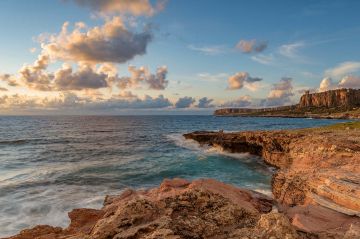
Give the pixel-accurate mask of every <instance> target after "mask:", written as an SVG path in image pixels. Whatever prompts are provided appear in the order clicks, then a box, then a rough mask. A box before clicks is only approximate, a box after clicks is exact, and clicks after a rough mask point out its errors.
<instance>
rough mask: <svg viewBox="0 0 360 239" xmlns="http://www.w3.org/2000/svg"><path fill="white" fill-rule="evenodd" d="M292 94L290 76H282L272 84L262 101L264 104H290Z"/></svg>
mask: <svg viewBox="0 0 360 239" xmlns="http://www.w3.org/2000/svg"><path fill="white" fill-rule="evenodd" d="M292 96H294V93H293V85H292V78H290V77H283V78H281V80H280V81H279V82H278V83H275V84H273V86H272V89H271V90H270V92H269V94H268V96H267V98H266V100H264V101H263V102H262V104H263V105H265V106H282V105H287V104H291V103H292V101H291V97H292Z"/></svg>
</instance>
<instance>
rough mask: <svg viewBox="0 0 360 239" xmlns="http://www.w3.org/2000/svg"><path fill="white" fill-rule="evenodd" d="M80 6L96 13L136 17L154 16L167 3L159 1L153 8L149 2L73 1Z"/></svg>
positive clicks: (145, 0) (139, 0)
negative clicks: (128, 14)
mask: <svg viewBox="0 0 360 239" xmlns="http://www.w3.org/2000/svg"><path fill="white" fill-rule="evenodd" d="M73 1H74V2H76V3H77V4H79V5H80V6H84V7H89V8H91V9H92V10H94V11H97V12H101V13H105V14H113V13H130V14H132V15H135V16H140V15H145V16H152V15H154V14H155V13H156V12H159V11H161V10H163V9H164V7H165V3H166V1H158V2H157V4H156V5H155V6H152V5H151V3H150V1H149V0H73Z"/></svg>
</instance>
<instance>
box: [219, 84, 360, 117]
mask: <svg viewBox="0 0 360 239" xmlns="http://www.w3.org/2000/svg"><path fill="white" fill-rule="evenodd" d="M214 115H218V116H252V117H289V118H304V117H310V118H332V119H360V89H358V90H355V89H339V90H330V91H326V92H321V93H313V94H310V93H309V92H307V93H305V94H304V95H303V96H302V97H301V98H300V102H299V104H297V105H290V106H281V107H272V108H260V109H251V108H224V109H218V110H216V111H215V112H214Z"/></svg>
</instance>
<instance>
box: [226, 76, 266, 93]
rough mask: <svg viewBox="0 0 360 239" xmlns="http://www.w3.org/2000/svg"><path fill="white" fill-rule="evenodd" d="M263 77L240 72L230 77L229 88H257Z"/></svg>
mask: <svg viewBox="0 0 360 239" xmlns="http://www.w3.org/2000/svg"><path fill="white" fill-rule="evenodd" d="M261 80H262V79H261V78H258V77H251V76H250V75H249V73H247V72H238V73H236V74H235V75H232V76H230V77H229V78H228V89H230V90H238V89H242V88H243V87H244V86H245V87H246V88H248V89H250V90H253V91H254V90H257V88H258V85H257V84H256V83H257V82H259V81H261Z"/></svg>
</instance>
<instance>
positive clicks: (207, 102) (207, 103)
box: [197, 97, 214, 108]
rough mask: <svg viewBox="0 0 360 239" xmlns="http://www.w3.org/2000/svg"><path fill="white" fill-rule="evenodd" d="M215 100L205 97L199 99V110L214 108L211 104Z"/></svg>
mask: <svg viewBox="0 0 360 239" xmlns="http://www.w3.org/2000/svg"><path fill="white" fill-rule="evenodd" d="M213 101H214V100H213V99H209V98H207V97H203V98H201V99H199V103H198V104H197V107H198V108H212V107H214V105H212V104H211V102H213Z"/></svg>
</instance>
